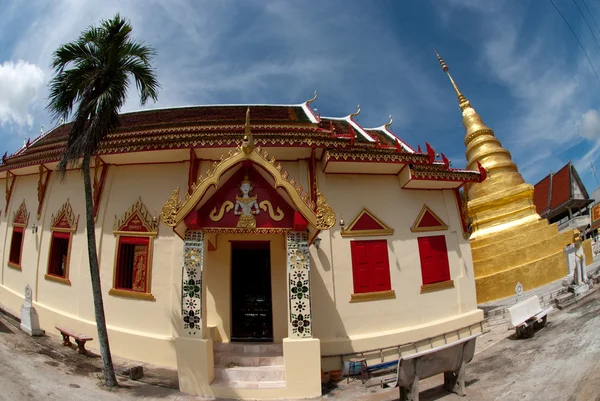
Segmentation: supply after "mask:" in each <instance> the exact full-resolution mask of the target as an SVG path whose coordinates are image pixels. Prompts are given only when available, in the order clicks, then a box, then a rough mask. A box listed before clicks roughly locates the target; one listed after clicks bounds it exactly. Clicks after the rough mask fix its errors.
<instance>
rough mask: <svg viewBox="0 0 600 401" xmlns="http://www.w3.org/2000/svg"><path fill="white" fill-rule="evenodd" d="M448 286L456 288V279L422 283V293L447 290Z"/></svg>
mask: <svg viewBox="0 0 600 401" xmlns="http://www.w3.org/2000/svg"><path fill="white" fill-rule="evenodd" d="M447 288H454V280H447V281H440V282H439V283H433V284H425V285H422V286H421V294H425V293H428V292H434V291H440V290H445V289H447Z"/></svg>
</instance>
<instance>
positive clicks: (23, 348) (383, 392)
mask: <svg viewBox="0 0 600 401" xmlns="http://www.w3.org/2000/svg"><path fill="white" fill-rule="evenodd" d="M548 321H549V324H548V326H547V327H546V328H544V329H542V330H540V331H538V332H537V333H536V335H535V337H534V338H532V339H526V340H517V339H515V338H514V334H513V333H514V330H512V331H509V330H508V329H507V327H506V326H497V327H496V328H494V330H493V331H492V332H490V333H487V334H485V335H484V336H482V337H480V338H479V339H478V343H477V348H476V355H475V358H474V359H473V361H472V362H471V363H470V364H468V365H467V369H466V373H467V396H466V397H464V398H463V397H458V396H456V395H454V394H449V393H446V392H445V391H444V390H443V389H442V382H443V377H442V376H436V377H432V378H429V379H427V380H422V381H421V384H420V385H421V394H420V399H421V400H422V401H433V400H474V401H475V400H477V401H488V400H489V401H492V400H503V401H512V400H540V401H553V400H557V401H558V400H560V401H579V400H581V401H600V291H596V293H595V294H593V295H592V296H590V297H588V298H586V299H584V300H583V301H582V302H580V303H579V304H576V305H573V306H572V307H570V308H569V309H566V310H563V311H558V310H555V311H553V312H552V313H551V315H550V316H549V320H548ZM50 334H51V335H46V336H44V337H41V338H32V337H29V336H27V335H26V334H24V333H23V332H22V331H21V330H19V328H18V325H17V323H16V322H15V321H13V320H12V319H9V318H7V317H6V316H4V315H2V314H0V400H1V401H5V400H6V401H15V400H42V399H44V400H61V401H69V400H109V401H110V400H123V399H138V398H141V399H144V400H180V401H188V400H202V399H203V398H199V397H192V396H189V395H184V394H181V393H179V392H178V391H177V390H176V389H173V387H175V388H176V387H177V382H176V374H175V373H174V372H173V371H168V370H164V369H158V368H156V367H152V366H145V367H144V369H145V370H144V372H145V377H144V379H143V380H144V381H145V382H148V383H152V384H147V383H144V382H137V381H130V380H127V379H125V378H124V377H119V382H120V383H121V384H122V387H121V388H119V389H117V390H106V389H104V388H102V386H101V380H100V379H99V375H100V368H99V366H100V358H98V356H97V355H94V354H91V356H83V355H79V354H77V352H76V351H75V350H74V349H70V348H68V347H63V346H62V345H61V342H60V339H59V338H58V337H57V336H54V335H53V333H50ZM115 364H116V366H117V371H120V370H121V369H122V368H123V367H124V366H126V365H130V366H131V364H132V362H130V361H125V360H120V359H118V358H116V359H115ZM321 399H323V400H324V399H335V400H370V401H379V400H381V401H391V400H397V399H398V389H393V388H392V389H389V388H388V389H381V388H380V387H373V388H365V387H364V386H362V385H361V384H360V381H354V382H351V383H350V384H346V382H345V381H344V382H342V383H339V384H338V386H336V387H329V388H328V389H327V392H326V394H325V395H324V396H323V397H322V398H321Z"/></svg>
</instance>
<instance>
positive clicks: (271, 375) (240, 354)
mask: <svg viewBox="0 0 600 401" xmlns="http://www.w3.org/2000/svg"><path fill="white" fill-rule="evenodd" d="M214 358H215V380H214V382H213V385H214V386H220V387H230V388H257V389H258V388H260V389H266V388H284V387H285V386H286V383H285V366H284V360H283V345H282V344H270V343H267V344H265V343H215V344H214Z"/></svg>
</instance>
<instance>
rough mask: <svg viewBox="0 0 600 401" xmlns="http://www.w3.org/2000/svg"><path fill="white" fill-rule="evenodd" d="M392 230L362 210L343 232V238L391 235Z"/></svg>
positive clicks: (368, 211) (369, 212) (364, 209)
mask: <svg viewBox="0 0 600 401" xmlns="http://www.w3.org/2000/svg"><path fill="white" fill-rule="evenodd" d="M392 234H394V229H393V228H391V227H390V226H388V225H387V224H385V223H384V222H383V221H381V219H379V218H378V217H377V216H375V215H374V214H373V213H371V211H370V210H369V209H367V208H363V209H362V210H361V211H360V212H359V213H358V214H357V215H356V217H355V218H354V220H352V222H351V223H350V224H349V225H348V228H346V229H345V230H344V231H342V236H343V237H367V236H379V235H392Z"/></svg>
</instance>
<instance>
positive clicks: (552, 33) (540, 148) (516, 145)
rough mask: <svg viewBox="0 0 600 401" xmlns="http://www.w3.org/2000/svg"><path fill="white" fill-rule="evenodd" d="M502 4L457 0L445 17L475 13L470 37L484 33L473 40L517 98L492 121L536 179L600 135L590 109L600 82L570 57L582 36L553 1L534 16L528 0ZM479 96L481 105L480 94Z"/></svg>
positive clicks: (484, 67) (483, 63) (484, 64)
mask: <svg viewBox="0 0 600 401" xmlns="http://www.w3.org/2000/svg"><path fill="white" fill-rule="evenodd" d="M488 3H489V2H488ZM488 3H486V4H488ZM494 4H495V5H494V7H486V6H483V5H481V4H480V2H478V1H475V0H450V1H449V2H448V3H446V6H447V7H446V8H445V9H443V10H442V11H440V18H441V19H442V21H444V22H447V21H449V15H455V14H460V12H462V11H464V10H468V12H470V13H474V14H475V16H476V18H471V20H472V21H477V23H476V24H474V26H473V29H474V32H472V33H471V35H470V37H477V38H478V41H477V42H473V44H474V45H475V48H476V49H480V53H481V54H482V57H481V60H480V68H481V71H482V74H485V75H487V76H489V77H491V78H492V79H493V80H495V81H496V82H497V83H499V84H500V85H501V86H502V87H503V88H504V89H505V90H507V91H508V93H509V95H510V96H511V97H512V99H513V102H512V104H511V106H509V107H507V108H506V109H504V110H501V111H498V113H497V115H498V116H504V118H498V117H497V118H496V126H495V127H492V128H494V130H495V132H496V135H497V136H498V137H499V138H500V140H501V141H502V143H503V145H505V146H506V147H507V148H508V149H509V150H510V151H511V153H512V154H513V158H514V160H515V161H516V162H517V165H518V166H519V169H520V170H521V171H522V173H523V175H524V176H525V179H526V180H528V181H533V182H535V181H537V179H538V178H541V176H543V175H545V174H547V173H548V171H549V170H550V169H554V170H556V169H558V168H560V167H562V164H564V163H566V160H562V159H561V158H560V156H559V155H558V154H562V155H564V152H565V151H567V150H568V149H570V148H571V147H573V146H575V145H577V144H578V143H581V141H582V140H583V138H582V136H583V137H584V138H589V139H591V135H594V137H595V138H597V137H598V133H599V131H600V128H598V127H595V128H593V125H594V123H596V124H597V121H596V120H598V119H599V116H598V114H597V112H596V111H595V110H593V113H591V114H590V112H589V109H590V106H591V105H593V104H594V103H593V97H594V96H595V92H596V91H595V90H590V86H591V85H596V84H597V82H596V80H595V78H594V75H593V74H592V72H591V70H590V69H589V66H585V65H583V64H582V63H581V62H580V61H579V60H578V59H577V58H575V59H573V58H572V57H570V55H569V50H572V47H573V46H575V47H576V44H573V40H574V38H572V36H571V34H570V32H568V27H566V26H565V25H564V23H563V22H562V20H561V19H560V16H559V15H558V14H557V13H555V12H554V10H553V9H551V10H550V11H551V12H548V13H536V23H535V24H533V23H531V21H530V18H532V16H531V14H530V13H527V11H528V10H527V9H526V6H525V5H523V4H518V5H516V4H515V3H510V4H508V3H497V2H495V3H494ZM456 11H458V12H456ZM590 46H591V45H590ZM476 51H477V50H476ZM490 73H491V74H490ZM471 100H472V103H473V104H474V106H475V108H477V99H471ZM586 113H587V115H586ZM483 117H484V118H485V115H484V116H483Z"/></svg>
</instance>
